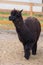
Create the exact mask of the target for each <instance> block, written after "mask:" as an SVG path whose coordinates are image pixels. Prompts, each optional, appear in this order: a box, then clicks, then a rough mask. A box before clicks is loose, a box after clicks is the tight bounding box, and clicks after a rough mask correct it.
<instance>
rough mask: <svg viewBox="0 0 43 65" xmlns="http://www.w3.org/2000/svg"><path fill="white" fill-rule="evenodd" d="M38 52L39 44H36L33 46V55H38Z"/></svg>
mask: <svg viewBox="0 0 43 65" xmlns="http://www.w3.org/2000/svg"><path fill="white" fill-rule="evenodd" d="M36 52H37V43H35V44H34V45H33V48H32V54H33V55H36Z"/></svg>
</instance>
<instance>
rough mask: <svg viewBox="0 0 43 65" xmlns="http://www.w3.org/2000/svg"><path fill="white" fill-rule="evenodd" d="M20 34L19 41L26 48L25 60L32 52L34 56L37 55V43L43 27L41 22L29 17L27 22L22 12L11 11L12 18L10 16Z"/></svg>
mask: <svg viewBox="0 0 43 65" xmlns="http://www.w3.org/2000/svg"><path fill="white" fill-rule="evenodd" d="M9 20H11V21H12V22H13V23H14V25H15V27H16V31H17V33H18V37H19V40H20V41H21V42H22V44H23V46H24V52H25V56H24V57H25V58H26V59H29V57H30V50H32V54H33V55H36V51H37V41H38V38H39V35H40V32H41V26H40V23H39V21H38V20H37V19H36V18H35V17H28V18H27V19H26V20H23V18H22V10H21V11H18V10H15V9H14V10H13V11H11V16H9Z"/></svg>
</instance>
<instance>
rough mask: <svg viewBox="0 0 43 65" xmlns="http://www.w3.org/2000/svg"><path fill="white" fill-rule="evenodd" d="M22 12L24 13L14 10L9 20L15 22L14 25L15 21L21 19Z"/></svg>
mask: <svg viewBox="0 0 43 65" xmlns="http://www.w3.org/2000/svg"><path fill="white" fill-rule="evenodd" d="M21 12H22V10H21V11H18V10H15V9H14V10H12V11H11V15H10V16H9V20H11V21H13V23H14V21H15V22H16V21H18V19H19V18H20V17H21Z"/></svg>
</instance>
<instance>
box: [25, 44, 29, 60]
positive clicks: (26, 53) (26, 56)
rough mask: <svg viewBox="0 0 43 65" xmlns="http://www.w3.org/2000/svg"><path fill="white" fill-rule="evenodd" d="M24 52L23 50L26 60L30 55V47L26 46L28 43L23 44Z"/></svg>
mask: <svg viewBox="0 0 43 65" xmlns="http://www.w3.org/2000/svg"><path fill="white" fill-rule="evenodd" d="M24 52H25V55H24V57H25V58H26V59H27V60H28V59H29V57H30V49H29V48H28V45H25V47H24Z"/></svg>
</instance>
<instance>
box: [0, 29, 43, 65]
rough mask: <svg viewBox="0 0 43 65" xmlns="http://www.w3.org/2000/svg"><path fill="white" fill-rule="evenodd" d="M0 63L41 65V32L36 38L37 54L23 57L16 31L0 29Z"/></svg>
mask: <svg viewBox="0 0 43 65" xmlns="http://www.w3.org/2000/svg"><path fill="white" fill-rule="evenodd" d="M0 65H43V32H42V33H41V35H40V38H39V40H38V48H37V55H36V56H33V55H32V54H31V56H30V59H29V60H26V59H25V58H24V50H23V46H22V44H21V42H20V41H19V40H18V36H17V33H16V31H14V30H10V31H7V30H5V31H3V30H0Z"/></svg>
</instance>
